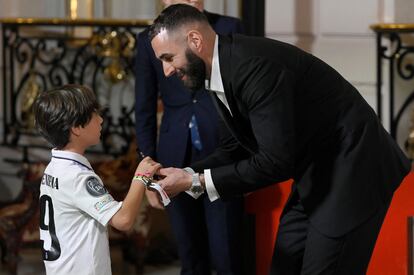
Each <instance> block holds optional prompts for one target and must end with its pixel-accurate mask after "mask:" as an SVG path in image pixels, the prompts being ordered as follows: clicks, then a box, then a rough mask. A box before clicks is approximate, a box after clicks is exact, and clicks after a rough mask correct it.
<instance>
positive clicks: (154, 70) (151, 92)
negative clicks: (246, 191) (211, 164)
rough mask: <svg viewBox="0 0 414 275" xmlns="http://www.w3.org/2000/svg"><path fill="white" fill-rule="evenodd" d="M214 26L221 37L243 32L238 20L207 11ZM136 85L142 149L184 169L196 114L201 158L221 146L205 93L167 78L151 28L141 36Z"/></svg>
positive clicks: (216, 117) (169, 164)
mask: <svg viewBox="0 0 414 275" xmlns="http://www.w3.org/2000/svg"><path fill="white" fill-rule="evenodd" d="M204 13H205V15H206V17H207V19H208V21H209V23H210V25H211V26H212V27H213V29H214V30H215V31H216V32H217V33H220V34H229V33H234V32H242V25H241V21H240V20H239V19H237V18H234V17H229V16H224V15H218V14H215V13H210V12H207V11H205V12H204ZM135 62H136V64H135V65H136V70H135V72H136V84H135V130H136V136H137V141H138V147H139V149H140V150H141V151H142V152H143V153H144V154H145V155H147V156H151V157H153V158H155V159H156V160H157V161H159V162H160V163H162V164H163V165H164V166H165V167H168V166H175V167H183V166H184V165H187V164H186V163H185V157H186V150H187V147H188V139H189V129H188V124H189V122H190V119H191V116H192V115H193V114H195V116H196V118H197V122H198V129H199V132H200V137H201V142H202V145H203V150H202V151H201V152H200V157H205V156H207V155H208V154H210V153H212V152H213V151H214V149H215V148H216V147H217V145H218V143H219V133H218V126H217V125H218V119H219V118H218V114H217V112H216V111H215V107H214V105H213V102H212V100H211V97H210V96H209V95H208V94H207V93H205V90H204V89H203V90H200V91H196V92H191V91H189V90H188V89H186V88H185V87H184V85H183V83H182V82H181V81H180V80H179V79H178V78H177V77H176V76H175V75H174V76H171V77H165V75H164V71H163V68H162V64H161V61H160V60H158V59H157V57H156V56H155V53H154V51H153V49H152V47H151V42H150V40H149V38H148V29H146V30H144V31H143V32H141V33H139V34H138V37H137V55H136V61H135ZM158 96H160V97H161V99H162V103H163V106H164V113H163V116H162V120H161V125H160V129H159V136H158V142H157V100H158Z"/></svg>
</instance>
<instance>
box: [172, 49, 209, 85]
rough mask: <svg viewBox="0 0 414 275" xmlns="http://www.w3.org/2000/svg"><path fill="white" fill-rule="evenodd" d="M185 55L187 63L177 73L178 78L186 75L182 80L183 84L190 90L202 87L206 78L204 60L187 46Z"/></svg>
mask: <svg viewBox="0 0 414 275" xmlns="http://www.w3.org/2000/svg"><path fill="white" fill-rule="evenodd" d="M185 57H186V58H187V62H188V64H187V66H186V67H185V68H184V69H182V70H181V71H180V72H179V73H178V74H179V77H180V78H181V77H182V76H184V75H185V76H187V79H185V80H182V81H183V83H184V86H185V87H187V88H188V89H190V90H192V91H197V90H200V89H202V88H204V82H205V79H206V65H205V63H204V61H203V60H202V59H201V58H200V57H198V56H197V55H196V54H194V53H193V52H192V51H191V50H190V49H189V48H187V49H186V50H185Z"/></svg>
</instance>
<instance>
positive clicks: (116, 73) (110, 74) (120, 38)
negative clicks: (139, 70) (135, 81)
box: [91, 31, 135, 83]
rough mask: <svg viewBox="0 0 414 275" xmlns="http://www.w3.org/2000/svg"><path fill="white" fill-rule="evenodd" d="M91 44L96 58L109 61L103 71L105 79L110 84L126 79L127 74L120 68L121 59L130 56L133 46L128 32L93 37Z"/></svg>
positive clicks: (133, 40)
mask: <svg viewBox="0 0 414 275" xmlns="http://www.w3.org/2000/svg"><path fill="white" fill-rule="evenodd" d="M91 43H92V46H93V48H94V49H95V51H96V54H97V56H100V57H107V58H110V59H111V61H110V63H109V65H108V66H107V67H106V68H105V69H104V75H105V77H106V78H107V79H108V80H110V81H111V82H112V83H118V82H120V81H122V80H124V79H126V77H127V73H126V71H125V69H124V68H123V66H122V63H121V58H124V57H131V56H132V54H133V51H134V46H135V39H134V37H133V36H132V35H131V34H130V33H128V32H124V33H118V32H117V31H111V32H109V33H106V34H96V35H94V36H93V37H92V42H91Z"/></svg>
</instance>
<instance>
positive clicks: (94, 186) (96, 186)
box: [86, 177, 108, 197]
mask: <svg viewBox="0 0 414 275" xmlns="http://www.w3.org/2000/svg"><path fill="white" fill-rule="evenodd" d="M86 190H87V191H88V193H89V194H91V195H92V196H94V197H100V196H103V195H105V194H106V193H108V191H107V190H106V189H105V187H104V186H103V185H102V184H101V183H100V182H99V180H98V179H97V178H96V177H89V178H87V179H86Z"/></svg>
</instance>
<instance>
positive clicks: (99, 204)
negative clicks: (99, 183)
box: [95, 195, 114, 211]
mask: <svg viewBox="0 0 414 275" xmlns="http://www.w3.org/2000/svg"><path fill="white" fill-rule="evenodd" d="M112 201H114V198H112V196H110V195H107V196H105V197H104V198H103V199H102V200H100V201H98V202H97V203H95V209H96V210H97V211H100V210H101V209H102V208H103V207H104V206H105V205H107V204H108V203H110V202H112Z"/></svg>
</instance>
